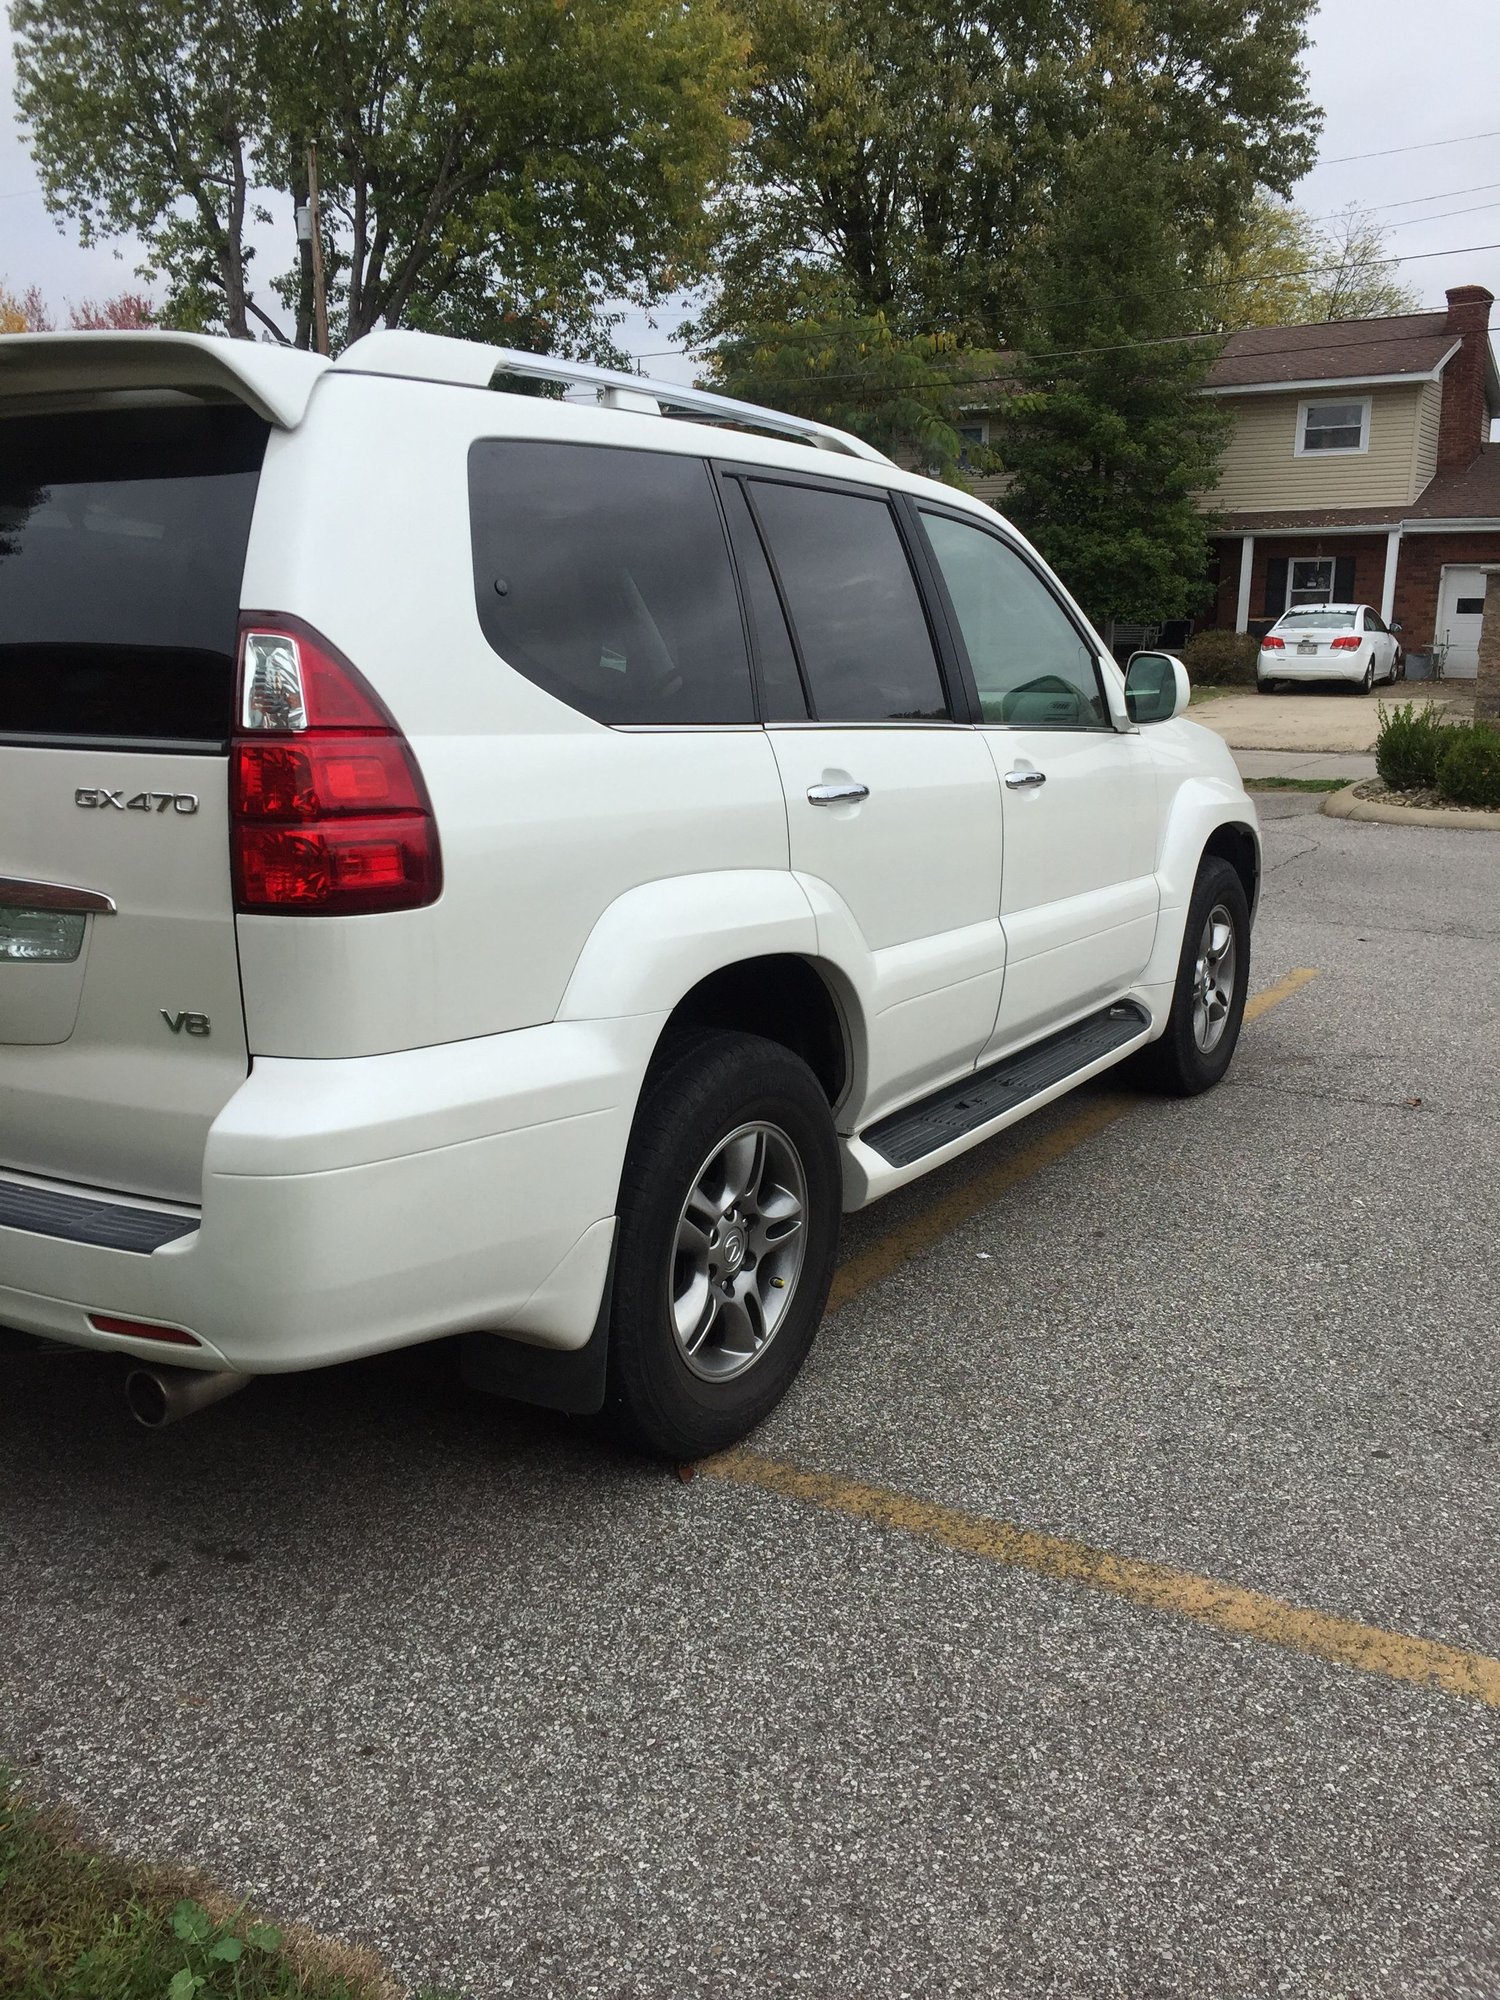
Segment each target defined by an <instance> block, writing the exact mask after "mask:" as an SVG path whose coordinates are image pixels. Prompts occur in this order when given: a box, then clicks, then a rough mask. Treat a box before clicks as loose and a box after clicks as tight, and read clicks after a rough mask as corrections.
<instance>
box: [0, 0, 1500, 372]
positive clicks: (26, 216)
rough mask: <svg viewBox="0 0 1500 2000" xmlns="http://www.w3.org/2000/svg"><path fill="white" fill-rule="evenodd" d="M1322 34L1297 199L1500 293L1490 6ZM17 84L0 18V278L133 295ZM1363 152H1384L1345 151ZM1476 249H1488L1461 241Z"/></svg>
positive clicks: (1326, 13)
mask: <svg viewBox="0 0 1500 2000" xmlns="http://www.w3.org/2000/svg"><path fill="white" fill-rule="evenodd" d="M1486 23H1488V25H1486ZM1313 32H1314V37H1315V40H1314V46H1313V49H1312V52H1311V56H1310V71H1311V78H1312V94H1313V97H1314V100H1315V101H1316V102H1318V103H1320V104H1321V105H1322V106H1323V108H1324V111H1325V112H1326V114H1327V118H1326V123H1325V125H1324V129H1323V137H1322V145H1321V163H1320V164H1319V165H1318V166H1317V167H1316V168H1315V169H1314V170H1313V172H1312V173H1311V174H1309V175H1308V177H1307V179H1306V180H1304V181H1303V182H1302V184H1301V186H1300V187H1299V188H1298V189H1297V199H1298V201H1299V202H1300V203H1301V205H1302V206H1303V207H1304V208H1306V209H1307V210H1308V211H1309V212H1310V213H1311V214H1313V215H1315V216H1323V215H1327V214H1330V213H1332V212H1334V211H1336V210H1338V209H1340V208H1342V207H1343V206H1344V204H1345V203H1347V202H1349V201H1358V202H1360V203H1361V204H1362V205H1364V206H1366V207H1369V208H1372V209H1375V210H1376V211H1377V212H1378V216H1379V219H1380V220H1381V221H1382V222H1383V223H1386V224H1390V225H1393V228H1392V234H1391V237H1390V242H1389V249H1390V250H1391V252H1392V253H1393V254H1399V255H1401V256H1402V257H1404V258H1407V259H1409V260H1410V261H1408V262H1406V263H1404V264H1403V265H1401V266H1400V267H1399V268H1400V270H1401V273H1402V275H1403V276H1404V277H1405V278H1406V279H1407V280H1408V281H1409V282H1410V283H1411V284H1412V285H1413V286H1414V287H1415V288H1416V290H1417V293H1418V296H1419V299H1420V301H1421V303H1422V304H1423V305H1441V304H1442V303H1443V293H1444V290H1445V288H1446V287H1447V286H1449V285H1460V284H1483V285H1488V287H1489V288H1490V290H1491V291H1492V292H1495V293H1497V294H1500V94H1497V92H1496V89H1495V79H1496V76H1497V74H1500V12H1497V9H1496V7H1495V5H1494V0H1426V4H1424V5H1422V6H1417V7H1413V6H1412V5H1410V0H1399V4H1398V0H1324V4H1323V6H1322V8H1321V9H1320V11H1319V13H1318V15H1317V17H1316V19H1315V22H1314V29H1313ZM14 81H15V70H14V64H13V61H12V51H11V38H10V32H9V29H8V28H7V27H4V26H0V278H3V279H6V280H8V282H9V283H10V284H11V285H12V286H13V287H15V288H17V289H23V288H24V287H25V286H27V285H29V284H33V283H34V284H37V285H40V287H41V289H42V291H43V293H44V294H45V295H46V296H47V298H48V299H49V300H50V301H51V302H52V304H53V305H54V307H56V308H59V309H60V308H61V307H62V306H63V304H64V302H65V301H72V302H77V301H79V300H82V299H85V298H101V297H105V296H107V295H108V294H110V293H112V292H118V291H121V290H123V289H125V288H126V287H127V286H129V285H131V284H132V283H133V282H134V280H133V266H134V264H135V262H136V255H135V253H134V250H133V247H132V246H131V245H128V244H127V245H125V246H122V248H123V255H117V254H116V253H115V252H114V251H113V250H111V249H109V248H95V249H92V250H85V249H83V248H82V247H81V246H80V245H79V243H78V240H77V237H76V235H75V233H74V232H73V231H72V229H71V228H69V227H67V226H64V228H62V229H61V230H59V228H58V225H57V224H56V223H55V222H54V221H53V220H52V218H51V217H50V216H49V215H48V214H47V212H46V210H45V209H44V207H43V205H42V201H41V198H40V196H39V195H38V194H37V193H36V192H35V185H34V183H35V174H34V170H33V167H32V163H31V158H30V155H29V153H28V151H27V148H26V145H25V142H24V140H23V139H22V137H21V134H20V133H19V131H18V130H17V127H16V118H15V111H14V106H13V88H14ZM1471 135H1473V136H1471ZM1478 135H1483V136H1478ZM1434 141H1439V142H1441V143H1437V144H1434V143H1432V142H1434ZM1396 148H1400V149H1403V150H1399V151H1398V150H1394V149H1396ZM1407 149H1412V150H1407ZM1416 149H1420V150H1416ZM1367 154H1375V155H1377V157H1374V158H1358V159H1351V158H1350V157H1349V156H1350V155H1367ZM1456 210H1468V211H1470V212H1469V213H1467V214H1458V213H1454V212H1453V211H1456ZM1475 245H1487V246H1490V247H1487V248H1483V249H1480V248H1473V247H1465V246H1475ZM1429 252H1439V253H1443V254H1438V255H1428V254H1424V253H1429ZM1448 253H1452V254H1448ZM682 317H683V314H682V312H681V311H678V310H673V311H664V312H660V313H658V314H657V315H656V316H655V318H656V324H655V325H654V326H652V325H651V324H649V323H648V322H647V320H646V318H645V316H644V315H643V314H640V313H632V314H630V315H629V317H628V319H627V322H626V324H625V326H624V327H623V328H622V329H621V335H620V338H621V343H622V345H624V346H626V347H627V348H629V349H630V350H631V351H632V352H634V353H636V354H637V355H642V354H645V355H649V356H651V357H653V358H652V359H651V360H650V363H649V366H650V368H651V370H652V371H653V372H655V373H659V374H661V375H664V376H667V377H669V378H676V379H678V380H688V379H690V378H691V373H692V370H691V364H690V363H689V362H688V361H687V359H686V357H685V356H678V357H676V358H675V359H672V358H662V357H660V354H659V351H660V350H661V349H663V348H669V346H670V335H671V332H672V329H673V328H674V327H675V325H676V324H677V322H678V320H679V319H681V318H682Z"/></svg>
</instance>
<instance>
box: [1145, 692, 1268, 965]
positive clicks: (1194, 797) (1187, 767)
mask: <svg viewBox="0 0 1500 2000" xmlns="http://www.w3.org/2000/svg"><path fill="white" fill-rule="evenodd" d="M1169 726H1170V725H1169ZM1163 734H1164V735H1165V729H1164V730H1163ZM1204 737H1207V738H1208V740H1209V742H1210V743H1211V744H1212V745H1213V746H1214V749H1215V751H1216V752H1217V753H1218V754H1217V755H1214V756H1213V757H1212V761H1211V763H1210V768H1209V769H1208V770H1205V769H1204V763H1205V757H1204V750H1203V746H1202V743H1201V739H1202V738H1204ZM1151 747H1152V755H1153V756H1154V757H1155V758H1156V760H1157V765H1158V770H1159V772H1160V776H1161V789H1160V803H1161V833H1160V836H1159V842H1158V847H1157V857H1156V879H1157V882H1158V884H1159V885H1160V890H1161V909H1160V914H1159V917H1158V921H1157V927H1156V943H1155V946H1154V947H1153V949H1152V954H1151V960H1150V963H1149V964H1148V966H1147V967H1146V970H1145V971H1144V972H1143V973H1142V975H1141V983H1142V984H1143V985H1156V984H1159V983H1166V984H1170V983H1171V982H1172V981H1173V980H1175V979H1176V977H1177V962H1178V959H1179V957H1180V956H1181V952H1182V927H1183V924H1184V923H1185V922H1186V920H1187V907H1188V904H1189V903H1190V902H1191V900H1192V895H1193V884H1194V883H1195V882H1196V881H1197V879H1198V869H1199V867H1200V865H1201V863H1202V860H1203V854H1204V850H1205V848H1206V847H1207V846H1208V844H1209V841H1210V840H1211V838H1212V837H1213V835H1214V833H1215V832H1216V831H1217V830H1218V829H1219V828H1220V827H1233V828H1235V829H1236V830H1237V831H1238V832H1240V833H1242V834H1248V835H1249V837H1250V838H1251V840H1253V841H1254V843H1255V856H1256V882H1257V884H1258V883H1259V881H1260V874H1261V860H1260V855H1261V842H1260V821H1259V819H1258V818H1257V816H1256V811H1255V806H1254V804H1253V803H1252V801H1251V800H1250V798H1249V797H1248V795H1247V794H1246V792H1245V788H1244V786H1243V784H1242V783H1241V781H1240V775H1239V772H1238V770H1237V769H1236V767H1235V763H1234V759H1233V758H1232V757H1231V756H1230V754H1229V752H1228V750H1227V749H1226V748H1225V747H1224V745H1223V744H1222V743H1220V741H1219V739H1218V738H1217V737H1215V736H1213V735H1212V732H1210V731H1208V730H1203V729H1200V728H1198V727H1196V726H1193V727H1192V729H1191V737H1190V738H1189V737H1186V736H1185V737H1184V738H1183V739H1181V740H1168V741H1165V742H1163V743H1162V744H1161V745H1160V746H1158V745H1157V744H1156V743H1155V742H1153V744H1152V746H1151ZM1251 915H1252V916H1253V915H1254V899H1252V908H1251Z"/></svg>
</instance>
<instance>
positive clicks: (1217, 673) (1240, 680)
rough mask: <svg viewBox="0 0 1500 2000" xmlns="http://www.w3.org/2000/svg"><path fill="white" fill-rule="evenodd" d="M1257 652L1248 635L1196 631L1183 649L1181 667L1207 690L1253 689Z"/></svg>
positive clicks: (1256, 643) (1253, 642) (1243, 633)
mask: <svg viewBox="0 0 1500 2000" xmlns="http://www.w3.org/2000/svg"><path fill="white" fill-rule="evenodd" d="M1259 651H1260V643H1259V641H1258V640H1257V639H1256V638H1255V637H1254V636H1253V634H1251V633H1249V632H1219V631H1215V632H1195V633H1194V634H1193V636H1192V638H1191V639H1189V640H1188V642H1187V644H1186V645H1185V646H1184V647H1183V649H1182V664H1183V665H1184V666H1185V667H1186V668H1187V670H1188V672H1189V673H1190V674H1191V675H1192V677H1193V679H1194V680H1195V681H1201V682H1202V683H1204V685H1205V686H1208V687H1254V685H1255V656H1256V654H1257V653H1258V652H1259Z"/></svg>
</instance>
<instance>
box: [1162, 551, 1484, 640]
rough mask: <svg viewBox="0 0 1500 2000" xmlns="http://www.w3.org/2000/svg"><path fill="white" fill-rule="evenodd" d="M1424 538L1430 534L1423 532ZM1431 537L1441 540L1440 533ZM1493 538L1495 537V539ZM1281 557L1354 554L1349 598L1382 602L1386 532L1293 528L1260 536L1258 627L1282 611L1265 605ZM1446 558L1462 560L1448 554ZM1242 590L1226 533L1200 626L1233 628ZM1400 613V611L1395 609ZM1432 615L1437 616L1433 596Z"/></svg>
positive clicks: (1255, 594)
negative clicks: (1269, 575)
mask: <svg viewBox="0 0 1500 2000" xmlns="http://www.w3.org/2000/svg"><path fill="white" fill-rule="evenodd" d="M1423 539H1427V538H1426V537H1424V538H1423ZM1430 539H1432V540H1433V541H1437V540H1440V539H1442V538H1441V537H1439V536H1436V535H1434V536H1432V537H1431V538H1430ZM1493 539H1494V538H1493V537H1491V540H1493ZM1278 556H1284V557H1288V558H1289V557H1292V556H1298V557H1302V556H1324V557H1327V556H1333V557H1335V558H1336V557H1339V556H1352V557H1353V558H1354V588H1353V590H1352V591H1351V592H1350V597H1351V599H1352V600H1353V601H1354V602H1356V603H1359V604H1374V605H1378V604H1379V603H1380V593H1381V589H1382V587H1383V585H1384V582H1385V536H1384V535H1323V536H1320V535H1319V534H1318V532H1317V530H1316V529H1315V528H1309V529H1306V530H1299V531H1292V532H1288V533H1284V534H1277V535H1257V536H1256V538H1255V555H1254V558H1253V560H1252V562H1251V566H1250V624H1251V627H1252V629H1254V630H1257V631H1259V630H1262V629H1264V627H1265V626H1266V625H1267V624H1269V623H1270V621H1271V619H1272V618H1273V617H1279V616H1280V615H1281V607H1280V606H1278V607H1277V608H1276V610H1275V611H1274V612H1272V611H1268V610H1267V608H1266V570H1267V568H1268V566H1269V564H1270V563H1271V562H1272V561H1273V560H1274V559H1275V558H1276V557H1278ZM1443 560H1444V561H1445V562H1451V561H1454V560H1458V559H1457V558H1454V557H1449V556H1445V557H1444V559H1443ZM1239 595H1240V538H1239V536H1238V535H1229V536H1226V537H1225V539H1224V540H1223V541H1221V542H1220V543H1219V561H1218V574H1217V584H1216V588H1215V591H1214V599H1213V603H1212V605H1206V606H1205V607H1204V609H1203V610H1202V611H1200V612H1199V614H1198V621H1197V622H1198V623H1199V625H1227V626H1228V627H1229V629H1230V630H1231V631H1233V629H1234V618H1235V610H1236V607H1237V606H1238V603H1239ZM1396 616H1397V617H1398V618H1399V617H1400V616H1401V614H1400V612H1399V611H1398V612H1397V613H1396ZM1432 616H1433V618H1434V619H1435V618H1436V616H1437V606H1436V601H1434V605H1433V612H1432Z"/></svg>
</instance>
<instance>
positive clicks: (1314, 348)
mask: <svg viewBox="0 0 1500 2000" xmlns="http://www.w3.org/2000/svg"><path fill="white" fill-rule="evenodd" d="M1447 320H1448V316H1447V314H1446V313H1445V312H1423V313H1401V314H1399V315H1397V316H1395V317H1393V318H1389V319H1343V320H1324V321H1320V322H1318V323H1317V324H1315V325H1311V326H1254V327H1250V328H1248V329H1247V330H1246V331H1245V332H1243V333H1232V334H1230V335H1229V337H1228V339H1227V340H1226V341H1225V343H1224V351H1223V353H1222V354H1220V356H1219V358H1218V360H1217V361H1216V362H1215V363H1214V365H1213V367H1212V369H1211V370H1210V371H1209V377H1208V387H1209V388H1210V389H1245V388H1254V387H1258V386H1259V385H1260V384H1262V383H1266V384H1273V383H1278V382H1330V381H1353V380H1360V381H1368V380H1370V378H1371V377H1373V376H1383V375H1413V376H1416V375H1428V374H1431V372H1432V370H1433V369H1434V368H1436V366H1437V364H1438V363H1439V362H1440V361H1441V360H1442V358H1443V356H1444V355H1445V354H1446V353H1447V352H1448V350H1449V348H1450V347H1452V345H1453V343H1454V340H1455V339H1456V337H1457V336H1456V335H1455V334H1453V333H1452V332H1450V331H1449V328H1448V324H1447Z"/></svg>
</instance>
